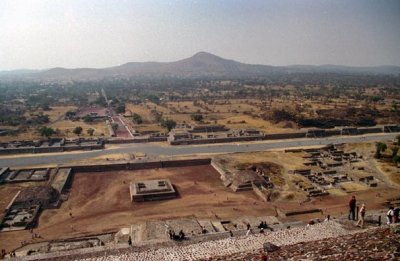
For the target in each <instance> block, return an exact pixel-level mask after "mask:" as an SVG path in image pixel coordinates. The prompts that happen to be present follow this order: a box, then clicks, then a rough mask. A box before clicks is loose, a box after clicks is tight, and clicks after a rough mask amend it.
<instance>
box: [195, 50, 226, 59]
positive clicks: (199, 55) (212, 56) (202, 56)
mask: <svg viewBox="0 0 400 261" xmlns="http://www.w3.org/2000/svg"><path fill="white" fill-rule="evenodd" d="M191 58H200V59H216V58H217V59H222V58H221V57H219V56H216V55H215V54H212V53H207V52H198V53H196V54H195V55H193V56H192V57H191Z"/></svg>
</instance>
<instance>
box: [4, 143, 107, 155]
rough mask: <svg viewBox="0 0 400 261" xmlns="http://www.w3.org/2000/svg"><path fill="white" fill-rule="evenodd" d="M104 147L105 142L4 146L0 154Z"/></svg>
mask: <svg viewBox="0 0 400 261" xmlns="http://www.w3.org/2000/svg"><path fill="white" fill-rule="evenodd" d="M103 148H104V143H103V142H101V143H99V144H93V145H78V144H77V145H68V146H55V147H20V148H3V149H0V155H9V154H23V153H32V154H34V153H53V152H64V151H76V150H99V149H103Z"/></svg>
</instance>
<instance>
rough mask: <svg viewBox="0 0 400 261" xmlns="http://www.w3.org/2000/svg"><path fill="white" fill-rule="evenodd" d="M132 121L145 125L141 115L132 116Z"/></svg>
mask: <svg viewBox="0 0 400 261" xmlns="http://www.w3.org/2000/svg"><path fill="white" fill-rule="evenodd" d="M132 121H133V122H134V123H136V124H142V123H143V119H142V116H140V115H139V114H137V113H134V114H133V115H132Z"/></svg>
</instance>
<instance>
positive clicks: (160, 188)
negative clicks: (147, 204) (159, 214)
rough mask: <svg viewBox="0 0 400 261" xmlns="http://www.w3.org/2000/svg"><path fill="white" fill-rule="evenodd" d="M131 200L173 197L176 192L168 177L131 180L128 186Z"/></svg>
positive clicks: (175, 195)
mask: <svg viewBox="0 0 400 261" xmlns="http://www.w3.org/2000/svg"><path fill="white" fill-rule="evenodd" d="M129 191H130V196H131V200H132V202H133V201H134V202H142V201H154V200H164V199H173V198H176V197H177V192H176V190H175V188H174V186H173V185H172V183H171V181H170V180H169V179H157V180H144V181H138V182H131V184H130V186H129Z"/></svg>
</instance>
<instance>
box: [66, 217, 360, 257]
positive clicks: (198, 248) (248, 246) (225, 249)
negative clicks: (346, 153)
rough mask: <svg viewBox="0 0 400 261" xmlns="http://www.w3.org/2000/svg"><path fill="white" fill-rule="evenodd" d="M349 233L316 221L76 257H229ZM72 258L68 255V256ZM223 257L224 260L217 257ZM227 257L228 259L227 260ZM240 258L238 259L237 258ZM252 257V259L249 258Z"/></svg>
mask: <svg viewBox="0 0 400 261" xmlns="http://www.w3.org/2000/svg"><path fill="white" fill-rule="evenodd" d="M350 233H353V232H350V231H348V230H346V229H344V228H343V227H342V226H341V225H340V224H338V223H336V222H334V221H328V222H323V223H318V224H315V225H313V226H308V227H297V228H293V229H286V230H280V231H276V232H266V233H265V234H255V235H250V236H241V237H234V238H226V239H222V240H216V241H208V242H202V243H197V244H192V245H183V246H179V245H178V246H174V247H164V248H158V249H148V250H144V251H139V252H134V251H135V248H132V250H131V251H125V252H121V253H112V254H108V253H103V254H104V255H98V256H94V257H88V258H84V259H80V258H79V257H75V260H82V261H92V260H99V261H114V260H138V261H139V260H146V261H152V260H154V261H159V260H174V261H175V260H176V261H178V260H208V259H210V258H212V260H214V258H217V257H221V258H223V257H224V256H232V255H235V254H240V253H249V252H254V251H260V250H261V249H262V247H263V244H264V243H265V242H271V243H272V244H275V245H278V246H287V245H293V244H298V243H303V242H310V241H315V240H322V239H326V238H332V237H339V236H343V235H347V234H350ZM70 258H71V257H70ZM218 260H225V259H218ZM226 260H230V259H226ZM236 260H241V259H236ZM250 260H251V259H250Z"/></svg>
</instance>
